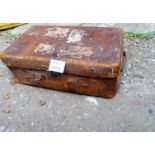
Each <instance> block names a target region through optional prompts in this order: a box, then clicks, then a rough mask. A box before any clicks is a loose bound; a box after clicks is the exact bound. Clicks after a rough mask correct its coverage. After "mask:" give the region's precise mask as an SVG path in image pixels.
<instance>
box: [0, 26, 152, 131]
mask: <svg viewBox="0 0 155 155" xmlns="http://www.w3.org/2000/svg"><path fill="white" fill-rule="evenodd" d="M96 25H97V24H96ZM96 25H95V26H96ZM98 25H99V26H102V25H103V26H113V25H114V24H109V25H108V24H105V25H104V24H102V25H101V24H98ZM98 25H97V26H98ZM116 25H117V26H120V27H123V26H122V25H121V24H120V25H118V24H116ZM30 26H31V24H28V25H24V26H21V27H18V28H14V29H12V30H10V31H12V33H17V32H18V33H23V32H24V31H25V30H26V29H27V28H28V27H30ZM134 26H135V25H134V24H133V29H134ZM148 26H149V25H148ZM126 27H127V29H129V26H128V25H127V24H126V25H125V26H124V27H123V28H124V29H125V28H126ZM131 27H132V26H131ZM152 29H153V25H151V26H150V31H152ZM147 31H149V28H147ZM12 41H13V40H10V39H9V38H8V37H7V36H3V35H2V34H1V32H0V51H3V50H4V49H5V48H6V47H7V46H8V45H9V44H10V43H11V42H12ZM124 42H125V50H126V54H127V64H126V67H125V69H124V73H123V77H122V83H121V87H120V90H119V92H118V93H117V95H116V96H115V97H114V98H113V99H103V98H99V97H90V96H85V95H77V94H71V93H64V92H59V91H53V90H48V89H42V88H36V87H31V86H26V85H22V84H18V83H16V80H15V79H14V78H13V75H12V74H11V72H10V71H9V70H8V68H7V67H6V66H5V65H4V64H3V63H2V62H1V61H0V131H111V132H112V131H155V39H149V40H146V39H124Z"/></svg>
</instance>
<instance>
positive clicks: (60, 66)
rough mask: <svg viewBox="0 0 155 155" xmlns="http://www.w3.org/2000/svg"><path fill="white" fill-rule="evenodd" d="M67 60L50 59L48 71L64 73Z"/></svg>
mask: <svg viewBox="0 0 155 155" xmlns="http://www.w3.org/2000/svg"><path fill="white" fill-rule="evenodd" d="M64 69H65V62H64V61H59V60H50V64H49V69H48V71H53V72H58V73H64Z"/></svg>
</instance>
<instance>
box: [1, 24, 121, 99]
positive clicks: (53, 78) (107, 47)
mask: <svg viewBox="0 0 155 155" xmlns="http://www.w3.org/2000/svg"><path fill="white" fill-rule="evenodd" d="M123 59H124V57H123V31H122V29H118V28H104V27H80V26H79V27H78V26H75V27H74V26H32V27H31V28H30V29H29V30H28V31H26V32H25V33H24V34H23V35H21V36H20V37H19V38H18V39H17V40H16V41H14V42H13V43H12V44H11V45H10V46H9V47H8V48H7V49H5V50H4V52H3V56H2V60H3V62H4V63H5V64H6V65H7V66H8V67H9V68H10V69H11V71H12V72H13V73H14V75H15V77H16V78H17V79H18V80H19V81H20V82H21V83H23V84H28V85H34V86H39V87H43V88H49V89H55V90H62V91H66V92H73V93H80V94H86V95H93V96H100V97H105V98H112V97H113V96H114V95H115V94H116V92H117V90H118V88H119V86H120V78H121V71H122V67H123ZM51 60H59V61H63V62H65V67H64V71H63V73H58V72H55V71H49V64H50V61H51Z"/></svg>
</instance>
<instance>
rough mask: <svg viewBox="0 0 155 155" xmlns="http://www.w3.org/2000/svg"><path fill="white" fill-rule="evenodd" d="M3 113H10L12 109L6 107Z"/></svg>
mask: <svg viewBox="0 0 155 155" xmlns="http://www.w3.org/2000/svg"><path fill="white" fill-rule="evenodd" d="M3 112H4V113H10V112H11V110H10V108H9V107H8V106H4V107H3Z"/></svg>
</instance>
